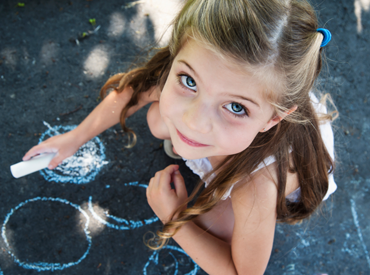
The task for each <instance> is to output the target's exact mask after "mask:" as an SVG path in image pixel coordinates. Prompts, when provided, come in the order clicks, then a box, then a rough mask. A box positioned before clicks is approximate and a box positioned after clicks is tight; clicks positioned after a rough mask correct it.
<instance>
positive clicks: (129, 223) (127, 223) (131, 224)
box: [89, 181, 158, 230]
mask: <svg viewBox="0 0 370 275" xmlns="http://www.w3.org/2000/svg"><path fill="white" fill-rule="evenodd" d="M125 186H139V187H143V188H147V187H148V185H146V184H138V182H137V181H135V182H130V183H125ZM89 210H90V212H91V214H92V216H93V217H94V218H95V219H96V220H98V221H99V222H101V223H102V224H105V225H106V226H108V227H110V228H113V229H117V230H130V229H135V228H138V227H141V226H143V225H147V224H151V223H154V222H156V221H158V217H151V218H149V219H144V220H138V221H133V220H126V219H123V218H119V217H116V216H113V215H110V214H109V213H108V212H104V214H105V216H106V218H108V219H112V220H114V221H115V222H117V223H119V225H118V224H113V223H110V222H107V221H106V220H105V219H103V218H101V217H100V216H99V215H98V214H97V213H96V212H95V211H94V208H93V205H92V197H91V196H90V197H89ZM122 224H123V225H122Z"/></svg>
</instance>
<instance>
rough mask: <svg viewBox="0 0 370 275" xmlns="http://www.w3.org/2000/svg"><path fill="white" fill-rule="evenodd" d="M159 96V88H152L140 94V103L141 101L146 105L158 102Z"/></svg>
mask: <svg viewBox="0 0 370 275" xmlns="http://www.w3.org/2000/svg"><path fill="white" fill-rule="evenodd" d="M160 95H161V91H160V89H159V86H158V85H156V86H152V87H150V89H149V90H148V91H146V92H143V93H141V94H140V101H142V102H143V103H145V105H146V104H148V103H151V102H155V101H159V97H160Z"/></svg>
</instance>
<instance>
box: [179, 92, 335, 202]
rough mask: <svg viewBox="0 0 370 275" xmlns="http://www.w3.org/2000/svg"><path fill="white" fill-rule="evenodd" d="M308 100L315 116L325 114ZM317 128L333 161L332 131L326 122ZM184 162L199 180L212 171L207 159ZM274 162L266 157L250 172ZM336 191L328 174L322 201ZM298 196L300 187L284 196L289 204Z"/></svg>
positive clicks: (297, 199)
mask: <svg viewBox="0 0 370 275" xmlns="http://www.w3.org/2000/svg"><path fill="white" fill-rule="evenodd" d="M310 98H311V102H312V105H313V107H314V108H315V111H316V113H317V114H326V113H327V110H326V107H325V106H324V105H322V104H321V103H319V100H318V99H317V97H316V96H315V95H314V94H313V93H310ZM319 128H320V133H321V137H322V139H323V141H324V144H325V146H326V149H327V150H328V152H329V154H330V156H331V158H332V159H333V160H334V135H333V130H332V128H331V125H330V122H329V121H326V122H325V123H323V124H320V125H319ZM184 160H185V164H186V165H187V166H188V167H189V168H190V169H191V170H192V171H193V173H194V174H197V175H198V176H199V177H200V178H201V179H203V177H204V176H205V175H206V174H207V173H208V172H210V171H212V165H211V163H210V162H209V160H208V159H207V158H202V159H189V160H186V159H184ZM275 161H276V160H275V157H274V156H270V157H267V158H266V159H264V161H263V162H261V163H260V164H259V165H258V166H257V168H256V169H255V170H254V171H253V172H252V174H253V173H254V172H256V171H258V170H260V169H261V168H263V167H265V166H268V165H270V164H271V163H274V162H275ZM214 177H215V174H212V175H211V176H210V177H209V178H208V180H207V181H205V187H207V186H208V185H209V183H210V182H211V180H212V179H213V178H214ZM236 183H237V182H235V183H234V184H233V185H232V186H231V187H230V188H229V190H227V192H226V193H225V194H224V196H223V197H222V199H223V200H226V199H227V198H228V197H230V195H231V191H232V189H233V187H234V185H235V184H236ZM336 189H337V185H336V184H335V182H334V176H333V174H332V173H330V174H329V188H328V191H327V193H326V195H325V197H324V199H323V200H326V199H327V198H328V197H329V196H330V195H331V194H333V193H334V192H335V190H336ZM300 195H301V190H300V187H298V188H297V189H296V190H295V191H293V192H292V193H290V194H289V195H288V196H286V198H287V199H288V200H289V201H291V202H296V201H299V199H300Z"/></svg>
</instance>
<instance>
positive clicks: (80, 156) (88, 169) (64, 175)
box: [39, 121, 108, 184]
mask: <svg viewBox="0 0 370 275" xmlns="http://www.w3.org/2000/svg"><path fill="white" fill-rule="evenodd" d="M44 125H45V126H46V127H48V130H46V131H45V132H44V133H43V134H42V135H41V136H40V139H39V143H41V142H42V141H44V140H45V139H47V138H48V137H52V136H55V135H59V134H62V133H66V132H69V131H71V130H73V129H75V128H76V127H77V125H67V126H54V127H51V126H50V125H49V124H48V123H46V122H45V121H44ZM105 158H106V156H105V148H104V145H103V143H102V142H101V141H100V139H99V138H98V137H94V138H92V139H91V140H89V141H88V142H86V143H85V144H83V145H82V146H81V147H80V148H79V149H78V150H77V152H76V153H75V154H74V155H73V156H71V157H69V158H66V159H65V160H63V162H62V163H61V164H60V165H58V166H57V167H56V168H55V169H53V170H49V169H44V170H41V171H40V174H41V175H42V176H43V177H44V178H45V180H47V181H54V182H62V183H67V182H70V183H75V184H82V183H89V182H90V181H93V180H94V179H95V177H96V175H97V174H98V173H99V171H100V170H101V169H102V167H103V166H104V165H106V164H108V161H105Z"/></svg>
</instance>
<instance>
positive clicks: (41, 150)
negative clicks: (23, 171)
mask: <svg viewBox="0 0 370 275" xmlns="http://www.w3.org/2000/svg"><path fill="white" fill-rule="evenodd" d="M55 152H56V149H54V148H47V147H44V146H42V145H36V146H34V147H32V148H31V149H30V150H29V151H28V152H27V153H26V154H25V155H24V156H23V158H22V160H29V159H30V158H31V157H34V156H37V155H39V154H42V153H55Z"/></svg>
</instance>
